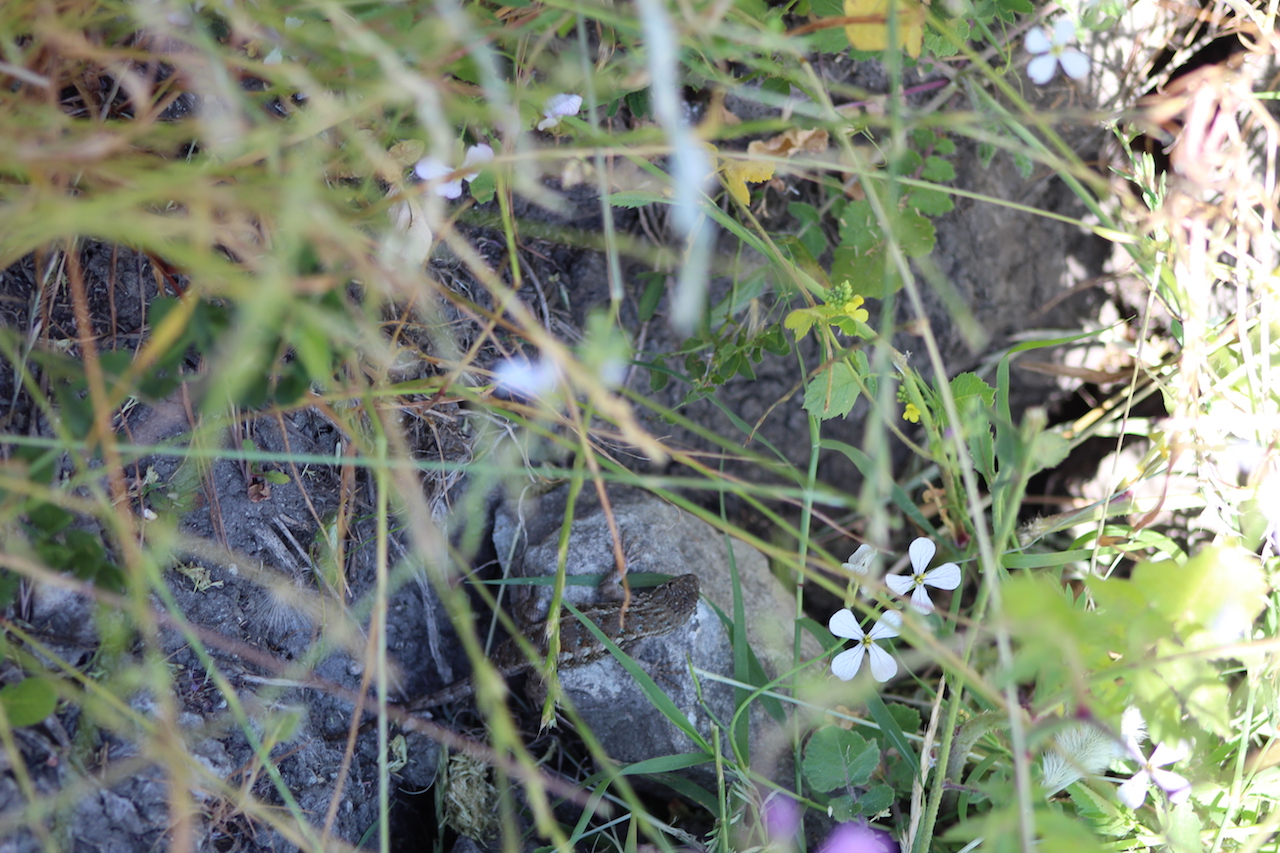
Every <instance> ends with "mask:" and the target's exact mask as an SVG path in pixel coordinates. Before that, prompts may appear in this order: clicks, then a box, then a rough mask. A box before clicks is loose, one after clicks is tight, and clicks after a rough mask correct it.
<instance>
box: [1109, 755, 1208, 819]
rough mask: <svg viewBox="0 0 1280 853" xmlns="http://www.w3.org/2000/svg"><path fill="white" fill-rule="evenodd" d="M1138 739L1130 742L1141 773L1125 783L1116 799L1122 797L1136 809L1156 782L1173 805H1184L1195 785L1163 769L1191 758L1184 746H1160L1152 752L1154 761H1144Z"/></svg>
mask: <svg viewBox="0 0 1280 853" xmlns="http://www.w3.org/2000/svg"><path fill="white" fill-rule="evenodd" d="M1136 745H1137V741H1136V740H1131V741H1130V742H1129V752H1130V753H1131V754H1132V757H1133V760H1134V761H1136V762H1138V772H1137V773H1135V774H1133V777H1132V778H1131V779H1129V781H1127V782H1125V783H1123V784H1122V785H1121V786H1120V789H1119V790H1118V791H1116V796H1118V797H1119V798H1120V802H1122V803H1124V804H1125V805H1126V806H1128V807H1129V808H1131V809H1136V808H1138V807H1139V806H1141V805H1142V804H1143V802H1145V801H1146V799H1147V788H1149V787H1150V786H1151V783H1152V782H1155V783H1156V787H1157V788H1159V789H1160V790H1162V791H1164V792H1165V794H1167V795H1168V797H1169V802H1171V803H1174V804H1177V803H1184V802H1186V801H1187V798H1188V797H1190V796H1191V783H1190V782H1188V781H1187V779H1186V777H1185V776H1180V775H1178V774H1177V773H1174V772H1173V771H1171V770H1163V769H1161V768H1163V767H1165V766H1166V765H1169V764H1173V763H1174V762H1175V761H1181V760H1182V759H1184V758H1186V757H1187V750H1186V748H1185V747H1184V746H1183V745H1181V744H1180V745H1178V746H1176V747H1172V746H1166V745H1165V744H1163V743H1161V744H1157V745H1156V748H1155V751H1153V752H1152V753H1151V757H1150V758H1143V757H1142V753H1141V752H1139V751H1138V750H1137V749H1136V748H1135V747H1136Z"/></svg>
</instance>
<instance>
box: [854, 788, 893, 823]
mask: <svg viewBox="0 0 1280 853" xmlns="http://www.w3.org/2000/svg"><path fill="white" fill-rule="evenodd" d="M891 805H893V788H891V787H889V786H888V785H876V786H875V787H873V788H870V789H868V790H867V792H866V793H865V794H863V795H862V796H861V797H858V810H859V811H861V812H862V813H863V814H864V815H866V816H867V817H875V816H876V815H878V814H880V812H882V811H885V810H886V809H888V808H889V806H891Z"/></svg>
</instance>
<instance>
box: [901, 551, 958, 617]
mask: <svg viewBox="0 0 1280 853" xmlns="http://www.w3.org/2000/svg"><path fill="white" fill-rule="evenodd" d="M937 552H938V547H937V546H936V545H934V544H933V542H932V541H930V540H928V539H925V538H924V537H923V536H921V537H920V538H919V539H916V540H915V541H914V542H912V543H911V545H910V546H909V547H908V548H907V553H908V554H910V555H911V574H909V575H889V576H888V577H886V578H885V579H884V582H885V584H886V585H887V586H888V587H889V589H891V590H893V591H894V592H896V593H897V594H898V595H910V596H911V606H912V607H914V608H915V609H916V610H917V611H918V612H920V613H923V614H926V615H927V614H929V613H932V612H933V601H932V600H930V598H929V591H928V590H927V589H925V587H927V586H931V587H933V588H934V589H955V588H956V587H958V586H959V585H960V580H961V577H962V576H961V574H960V567H959V566H957V565H956V564H955V563H943V564H942V565H941V566H938V567H937V568H935V569H929V562H930V561H931V560H933V555H934V554H936V553H937ZM926 570H928V571H926Z"/></svg>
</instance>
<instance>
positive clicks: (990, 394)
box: [951, 373, 996, 414]
mask: <svg viewBox="0 0 1280 853" xmlns="http://www.w3.org/2000/svg"><path fill="white" fill-rule="evenodd" d="M951 396H952V397H955V400H956V409H958V410H959V411H960V412H961V414H963V413H965V412H966V411H969V410H970V408H971V407H973V406H982V407H985V408H988V409H989V408H991V407H992V406H994V405H995V404H996V389H994V388H992V387H991V386H990V385H989V384H987V382H986V380H984V379H983V378H982V377H981V376H979V375H978V374H976V373H961V374H958V375H957V376H956V377H955V378H954V379H952V380H951Z"/></svg>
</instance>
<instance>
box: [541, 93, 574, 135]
mask: <svg viewBox="0 0 1280 853" xmlns="http://www.w3.org/2000/svg"><path fill="white" fill-rule="evenodd" d="M580 109H582V96H581V95H570V94H569V93H567V92H561V93H560V94H558V95H552V96H551V97H550V98H547V103H546V104H545V105H543V107H542V115H543V116H545V118H543V119H542V121H540V122H538V130H549V129H550V128H553V127H555V126H556V125H558V124H559V123H560V119H561V118H563V117H564V116H576V115H577V114H578V110H580Z"/></svg>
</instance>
